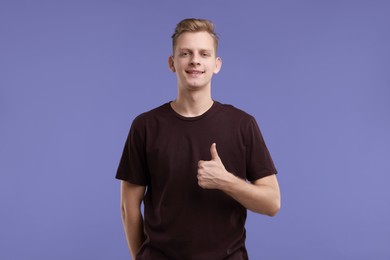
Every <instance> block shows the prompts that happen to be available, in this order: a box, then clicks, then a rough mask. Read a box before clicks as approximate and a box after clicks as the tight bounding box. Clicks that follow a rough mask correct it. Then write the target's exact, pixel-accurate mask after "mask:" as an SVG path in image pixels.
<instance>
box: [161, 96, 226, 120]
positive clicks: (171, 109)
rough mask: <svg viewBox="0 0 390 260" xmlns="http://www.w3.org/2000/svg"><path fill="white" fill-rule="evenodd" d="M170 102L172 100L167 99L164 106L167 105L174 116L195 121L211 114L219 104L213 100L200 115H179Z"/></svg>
mask: <svg viewBox="0 0 390 260" xmlns="http://www.w3.org/2000/svg"><path fill="white" fill-rule="evenodd" d="M171 102H172V101H169V102H168V103H166V106H167V108H168V110H169V111H170V112H171V113H172V114H173V115H174V116H176V117H177V118H179V119H181V120H184V121H197V120H200V119H203V118H206V117H208V116H210V115H211V114H213V113H214V111H215V110H216V109H217V107H218V106H219V104H220V103H219V102H218V101H215V100H213V104H212V106H211V107H210V108H209V109H208V110H207V111H206V112H204V113H203V114H201V115H199V116H191V117H187V116H182V115H180V114H179V113H177V112H176V111H175V110H174V109H173V108H172V106H171Z"/></svg>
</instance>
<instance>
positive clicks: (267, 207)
mask: <svg viewBox="0 0 390 260" xmlns="http://www.w3.org/2000/svg"><path fill="white" fill-rule="evenodd" d="M226 174H227V175H230V176H229V177H228V178H227V182H226V184H224V185H222V186H221V187H220V189H221V190H223V191H224V192H225V193H227V194H228V195H230V196H231V197H232V198H234V199H235V200H237V201H238V202H240V203H241V204H242V205H243V206H244V207H246V208H247V209H249V210H251V211H254V212H257V213H260V214H265V215H268V216H275V215H276V213H277V212H278V211H279V209H280V191H279V185H278V180H277V179H276V175H275V174H273V175H269V176H266V177H264V178H261V179H258V180H256V181H254V182H253V183H248V182H246V181H244V180H242V179H240V178H238V177H236V176H234V175H233V174H231V173H228V172H227V173H226Z"/></svg>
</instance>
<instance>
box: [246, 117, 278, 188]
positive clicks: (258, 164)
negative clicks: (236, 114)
mask: <svg viewBox="0 0 390 260" xmlns="http://www.w3.org/2000/svg"><path fill="white" fill-rule="evenodd" d="M245 147H246V169H247V179H248V180H249V181H255V180H257V179H260V178H263V177H266V176H269V175H272V174H276V173H277V170H276V168H275V165H274V163H273V161H272V158H271V155H270V153H269V151H268V148H267V146H266V145H265V142H264V139H263V136H262V135H261V132H260V128H259V126H258V125H257V123H256V120H255V119H254V118H253V117H251V120H250V121H249V124H248V128H247V131H246V135H245Z"/></svg>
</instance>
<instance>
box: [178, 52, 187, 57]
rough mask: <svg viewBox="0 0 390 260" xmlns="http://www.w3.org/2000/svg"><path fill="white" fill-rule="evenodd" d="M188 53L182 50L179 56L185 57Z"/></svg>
mask: <svg viewBox="0 0 390 260" xmlns="http://www.w3.org/2000/svg"><path fill="white" fill-rule="evenodd" d="M188 55H189V52H188V51H183V52H181V53H180V56H182V57H186V56H188Z"/></svg>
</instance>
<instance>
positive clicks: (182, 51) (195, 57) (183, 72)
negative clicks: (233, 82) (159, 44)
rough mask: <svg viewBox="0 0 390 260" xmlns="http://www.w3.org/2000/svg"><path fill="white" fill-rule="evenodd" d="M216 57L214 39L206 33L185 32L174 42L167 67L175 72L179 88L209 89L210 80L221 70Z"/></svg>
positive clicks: (220, 62)
mask: <svg viewBox="0 0 390 260" xmlns="http://www.w3.org/2000/svg"><path fill="white" fill-rule="evenodd" d="M221 65H222V61H221V59H220V58H219V57H218V58H217V57H216V50H215V46H214V39H213V38H212V37H211V35H210V34H209V33H208V32H195V33H192V32H185V33H183V34H181V35H180V36H179V37H178V38H177V41H176V46H175V49H174V54H173V56H171V57H169V67H170V68H171V70H172V71H173V72H176V76H177V81H178V86H179V88H185V89H188V90H196V89H200V88H210V86H211V78H212V76H213V74H216V73H218V72H219V70H220V69H221Z"/></svg>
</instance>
